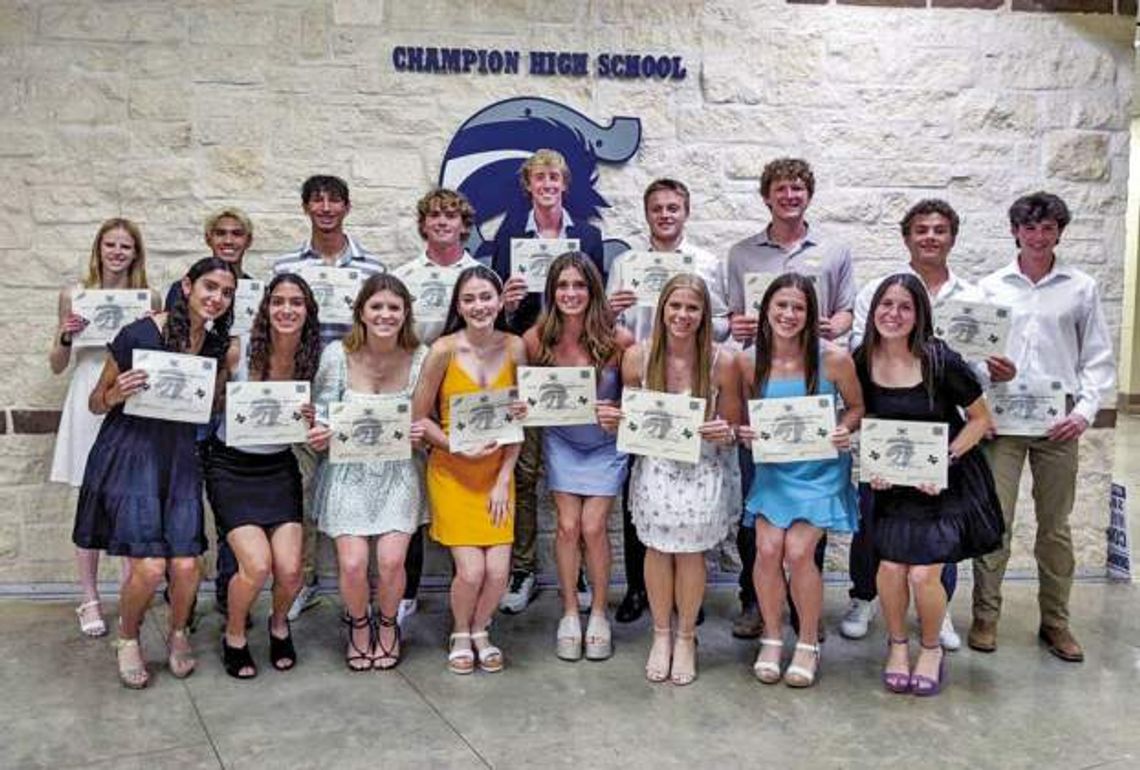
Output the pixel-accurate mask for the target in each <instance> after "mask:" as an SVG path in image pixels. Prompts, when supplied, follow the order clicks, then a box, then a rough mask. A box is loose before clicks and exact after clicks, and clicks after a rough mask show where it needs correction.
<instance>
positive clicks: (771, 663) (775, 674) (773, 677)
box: [752, 639, 784, 684]
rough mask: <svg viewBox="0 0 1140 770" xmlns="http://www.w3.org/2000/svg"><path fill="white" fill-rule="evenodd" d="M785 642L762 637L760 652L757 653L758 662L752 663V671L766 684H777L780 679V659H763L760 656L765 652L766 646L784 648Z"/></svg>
mask: <svg viewBox="0 0 1140 770" xmlns="http://www.w3.org/2000/svg"><path fill="white" fill-rule="evenodd" d="M783 646H784V643H783V642H782V641H781V640H779V639H761V640H760V652H758V653H756V662H755V663H753V664H752V673H753V674H755V675H756V678H757V679H759V680H760V681H761V682H763V683H764V684H776V683H777V682H779V681H780V678H781V676H782V675H781V673H780V661H779V659H777V660H761V659H760V656H761V655H763V654H764V648H765V647H776V648H780V649H782V648H783Z"/></svg>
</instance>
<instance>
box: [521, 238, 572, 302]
mask: <svg viewBox="0 0 1140 770" xmlns="http://www.w3.org/2000/svg"><path fill="white" fill-rule="evenodd" d="M577 250H578V239H577V238H511V275H512V276H516V275H519V276H522V277H523V278H525V279H526V289H527V291H529V292H542V291H543V290H545V289H546V271H547V270H548V269H549V268H550V263H551V262H553V261H554V260H555V259H556V258H557V257H559V256H561V255H562V254H565V253H566V252H568V251H577Z"/></svg>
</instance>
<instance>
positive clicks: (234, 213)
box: [204, 206, 253, 238]
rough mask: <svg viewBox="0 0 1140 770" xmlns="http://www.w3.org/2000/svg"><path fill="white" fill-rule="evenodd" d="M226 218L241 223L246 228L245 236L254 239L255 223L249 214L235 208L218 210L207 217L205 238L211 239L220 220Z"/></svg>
mask: <svg viewBox="0 0 1140 770" xmlns="http://www.w3.org/2000/svg"><path fill="white" fill-rule="evenodd" d="M226 217H229V218H230V219H236V220H237V221H239V222H241V226H242V227H244V228H245V234H246V235H248V236H249V237H250V238H252V237H253V221H252V220H251V219H250V218H249V215H248V214H246V213H245V212H244V211H242V210H241V209H239V208H237V207H235V206H226V207H225V208H223V209H218V210H217V211H215V212H214V213H212V214H210V216H208V217H206V226H205V228H204V231H205V236H206V237H207V238H209V237H210V233H212V232H214V227H215V226H217V224H218V220H219V219H224V218H226Z"/></svg>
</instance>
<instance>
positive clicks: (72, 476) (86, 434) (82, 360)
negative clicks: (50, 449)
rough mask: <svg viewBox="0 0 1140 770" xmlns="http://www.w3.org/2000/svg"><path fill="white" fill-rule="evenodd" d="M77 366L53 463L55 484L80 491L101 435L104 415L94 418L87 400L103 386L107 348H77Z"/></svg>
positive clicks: (60, 418) (68, 392) (52, 474)
mask: <svg viewBox="0 0 1140 770" xmlns="http://www.w3.org/2000/svg"><path fill="white" fill-rule="evenodd" d="M71 358H72V361H73V363H74V366H73V367H72V373H71V384H70V385H68V386H67V397H66V398H65V399H64V401H63V410H62V412H61V414H60V417H59V433H58V434H57V435H56V438H55V452H54V453H53V454H52V459H51V476H50V478H51V480H52V481H59V482H62V483H64V484H70V485H71V486H73V487H78V486H81V485H82V484H83V470H84V468H86V467H87V455H88V454H89V453H90V452H91V445H92V444H94V443H95V437H96V436H97V435H99V427H100V426H101V425H102V424H103V415H101V414H92V413H91V410H89V409H88V408H87V399H88V397H89V396H90V395H91V391H92V390H93V389H94V387H95V383H97V382H99V374H100V373H101V372H102V371H103V362H104V361H106V360H107V349H106V348H105V347H102V346H100V347H93V348H73V349H72V351H71Z"/></svg>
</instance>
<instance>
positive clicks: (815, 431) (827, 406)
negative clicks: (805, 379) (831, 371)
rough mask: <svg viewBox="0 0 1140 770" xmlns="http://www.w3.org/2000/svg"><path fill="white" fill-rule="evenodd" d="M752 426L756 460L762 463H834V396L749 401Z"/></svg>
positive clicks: (753, 456) (835, 454)
mask: <svg viewBox="0 0 1140 770" xmlns="http://www.w3.org/2000/svg"><path fill="white" fill-rule="evenodd" d="M748 424H749V425H751V426H752V429H753V430H754V431H755V432H756V437H755V438H754V439H753V440H752V458H753V459H754V460H755V461H756V462H758V463H790V462H801V461H804V460H833V459H835V458H836V457H838V456H839V453H838V451H836V449H835V445H834V444H832V443H831V434H832V432H833V431H834V430H835V398H834V397H833V396H832V395H831V394H830V393H828V394H824V395H817V396H803V397H796V398H765V399H760V400H757V401H749V402H748Z"/></svg>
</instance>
